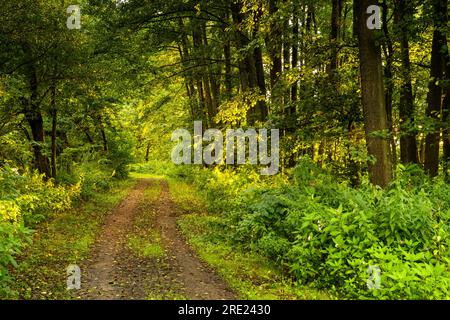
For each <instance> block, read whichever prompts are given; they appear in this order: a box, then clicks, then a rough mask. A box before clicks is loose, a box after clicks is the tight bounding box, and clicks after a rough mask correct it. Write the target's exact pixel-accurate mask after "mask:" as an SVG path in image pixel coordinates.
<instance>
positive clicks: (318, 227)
mask: <svg viewBox="0 0 450 320" xmlns="http://www.w3.org/2000/svg"><path fill="white" fill-rule="evenodd" d="M219 172H220V171H219V170H217V171H214V172H213V173H210V174H207V173H203V176H202V175H199V174H197V175H196V178H197V180H196V181H197V184H198V186H199V190H203V191H204V192H203V194H204V195H206V199H207V200H209V201H210V202H212V203H214V205H215V209H216V211H219V212H222V213H223V214H225V217H227V219H226V220H225V221H227V222H226V229H227V230H228V232H229V236H228V240H229V241H233V242H234V243H235V245H239V246H242V247H244V248H247V249H250V250H252V251H255V252H259V253H260V254H263V255H265V256H266V257H268V258H270V259H271V260H273V261H277V262H278V263H281V264H282V265H284V266H285V267H286V268H288V270H290V272H291V274H292V275H293V276H295V278H296V279H297V280H298V281H299V282H300V283H303V284H308V285H312V286H315V287H318V288H322V289H330V288H331V289H332V290H334V291H335V292H336V293H337V294H339V295H343V296H346V297H349V298H376V299H443V298H444V299H448V298H450V292H449V289H450V286H449V284H450V283H449V281H450V269H449V262H450V249H449V248H450V230H449V227H448V226H449V225H450V221H449V219H450V197H449V195H450V186H449V185H448V184H445V183H444V182H443V181H442V180H440V179H436V180H435V181H431V180H430V179H429V178H428V177H427V176H426V175H425V174H424V173H423V172H422V170H421V169H419V168H417V167H407V168H405V167H402V166H400V167H399V169H398V172H397V176H398V177H397V179H396V180H395V181H394V182H393V183H392V184H391V185H390V187H389V188H388V189H386V190H381V189H378V188H375V187H373V186H371V185H370V184H369V183H368V182H367V181H365V182H364V183H363V185H362V186H361V187H360V188H359V189H352V188H350V187H349V186H348V185H347V184H346V183H339V182H336V181H337V180H336V179H335V178H334V177H333V176H332V175H330V174H329V173H327V172H324V171H322V170H321V169H320V168H318V167H317V166H316V165H315V164H314V163H312V162H311V161H310V160H309V159H307V158H306V159H304V160H303V161H302V162H301V163H300V164H299V166H298V167H297V168H296V169H295V171H294V175H293V179H292V181H290V182H289V183H288V184H283V183H278V184H271V185H270V186H269V185H264V184H263V183H262V182H261V181H259V182H258V181H253V182H252V181H251V179H247V180H245V179H244V180H245V182H242V181H243V180H242V175H241V173H232V172H228V171H225V172H220V173H219ZM221 176H222V178H223V179H221V178H220V177H221ZM205 177H209V178H205ZM366 180H367V179H366ZM236 181H241V184H237V185H236V184H235V182H236ZM255 183H257V187H256V186H255ZM233 186H234V187H233ZM218 192H220V197H217V193H218ZM209 193H211V195H209ZM214 194H215V195H216V197H215V198H214V200H213V195H214ZM209 197H211V198H209ZM218 199H220V201H217V200H218ZM369 266H377V267H378V268H380V270H381V288H379V289H373V290H369V288H368V286H367V283H368V280H369V277H370V274H368V273H367V272H368V268H369Z"/></svg>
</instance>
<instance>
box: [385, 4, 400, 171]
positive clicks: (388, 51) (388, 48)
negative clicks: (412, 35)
mask: <svg viewBox="0 0 450 320" xmlns="http://www.w3.org/2000/svg"><path fill="white" fill-rule="evenodd" d="M388 13H389V8H388V5H387V2H386V0H383V17H382V20H383V33H384V39H385V41H384V45H383V48H384V55H385V57H386V66H385V68H384V76H385V79H386V88H385V89H386V90H385V100H386V114H387V121H388V126H389V132H390V139H389V141H390V144H391V156H392V164H393V166H394V167H395V166H396V164H397V144H396V143H395V135H394V134H395V132H394V122H393V117H392V111H393V110H392V109H393V99H394V79H393V63H394V44H393V43H392V39H391V36H390V34H389V25H388Z"/></svg>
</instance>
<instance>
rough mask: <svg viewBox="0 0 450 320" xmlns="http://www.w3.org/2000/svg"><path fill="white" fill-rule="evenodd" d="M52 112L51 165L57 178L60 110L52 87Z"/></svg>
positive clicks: (54, 89) (54, 177) (53, 176)
mask: <svg viewBox="0 0 450 320" xmlns="http://www.w3.org/2000/svg"><path fill="white" fill-rule="evenodd" d="M51 113H52V157H51V166H52V178H53V179H56V174H57V171H56V157H57V154H56V147H57V145H56V135H57V126H58V110H57V109H56V88H55V87H53V88H52V101H51Z"/></svg>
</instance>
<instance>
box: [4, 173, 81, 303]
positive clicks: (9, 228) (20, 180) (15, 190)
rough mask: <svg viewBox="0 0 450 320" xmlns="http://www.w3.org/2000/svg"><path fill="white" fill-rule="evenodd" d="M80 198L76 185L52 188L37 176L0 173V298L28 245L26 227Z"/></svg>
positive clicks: (50, 184)
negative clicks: (19, 257)
mask: <svg viewBox="0 0 450 320" xmlns="http://www.w3.org/2000/svg"><path fill="white" fill-rule="evenodd" d="M79 195H80V183H78V184H75V185H73V186H68V187H63V186H55V185H54V183H53V182H52V181H47V182H46V181H44V180H43V179H42V176H41V175H39V174H37V173H29V172H25V173H23V174H20V173H19V172H18V170H17V169H14V168H11V167H3V168H1V169H0V295H6V294H7V293H8V284H9V281H8V280H9V276H8V274H9V271H8V269H9V267H17V262H16V260H15V258H16V257H17V256H18V255H19V254H20V253H21V252H22V249H23V248H24V247H25V245H26V244H27V243H29V242H30V241H31V230H30V229H29V227H33V226H35V225H36V224H37V223H39V222H41V221H43V220H45V219H47V218H49V217H51V216H55V215H57V214H58V213H60V212H62V211H64V210H67V209H69V208H70V207H71V205H72V200H73V199H76V198H77V197H78V196H79Z"/></svg>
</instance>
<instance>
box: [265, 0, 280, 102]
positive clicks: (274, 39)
mask: <svg viewBox="0 0 450 320" xmlns="http://www.w3.org/2000/svg"><path fill="white" fill-rule="evenodd" d="M278 10H279V9H278V1H277V0H270V1H269V14H270V16H271V17H272V21H271V24H270V32H269V34H268V36H267V39H266V47H267V48H268V51H269V56H270V60H271V61H272V67H271V69H270V90H271V94H272V102H274V103H279V102H280V100H279V95H278V93H276V92H275V88H276V85H277V83H278V80H279V78H280V75H281V72H282V60H281V51H282V44H281V41H280V38H281V36H282V32H281V30H280V29H281V28H280V25H279V22H278V19H275V16H276V15H277V14H278Z"/></svg>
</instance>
